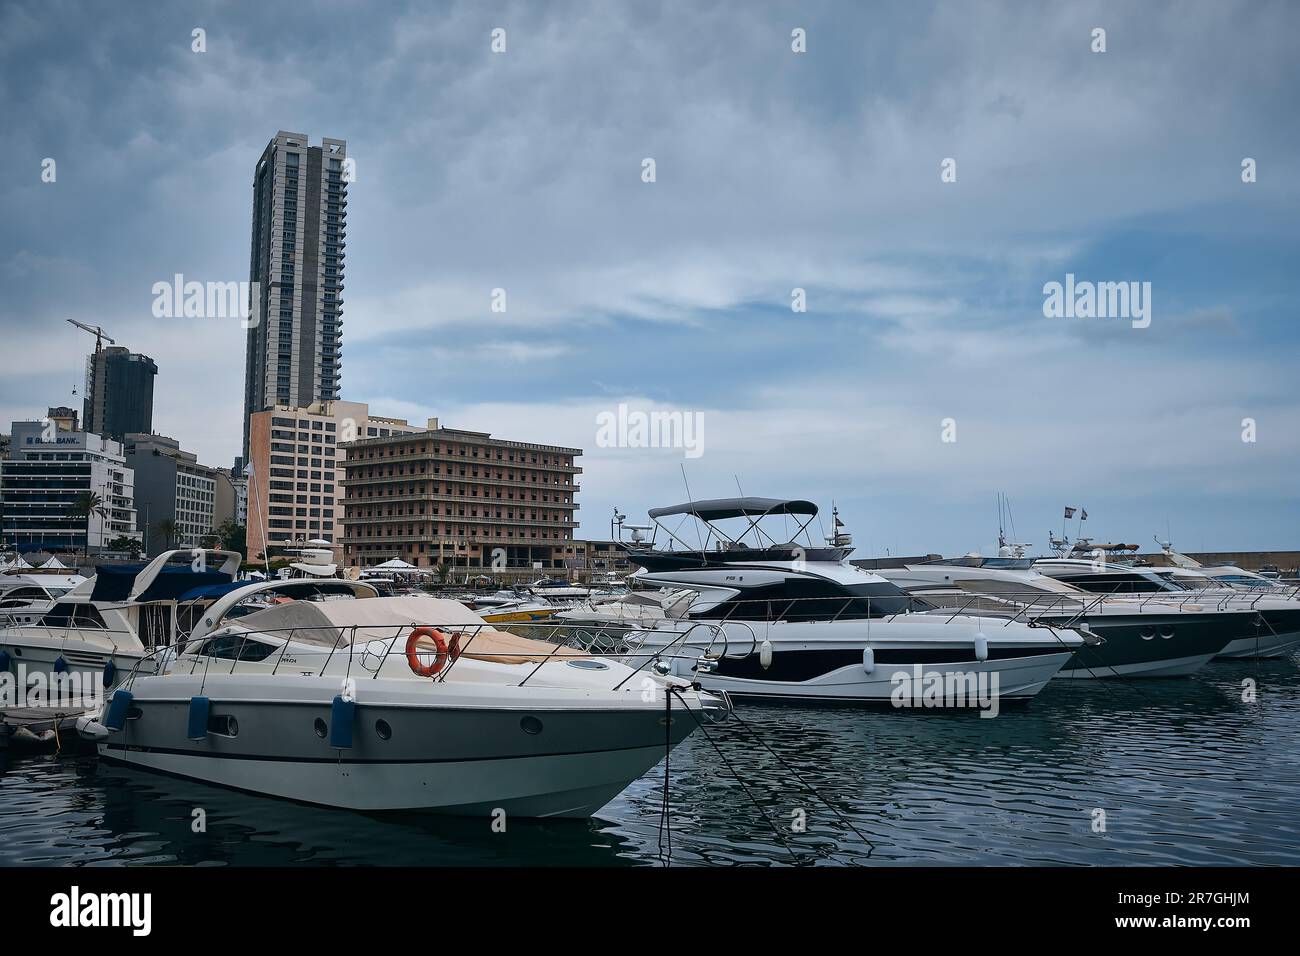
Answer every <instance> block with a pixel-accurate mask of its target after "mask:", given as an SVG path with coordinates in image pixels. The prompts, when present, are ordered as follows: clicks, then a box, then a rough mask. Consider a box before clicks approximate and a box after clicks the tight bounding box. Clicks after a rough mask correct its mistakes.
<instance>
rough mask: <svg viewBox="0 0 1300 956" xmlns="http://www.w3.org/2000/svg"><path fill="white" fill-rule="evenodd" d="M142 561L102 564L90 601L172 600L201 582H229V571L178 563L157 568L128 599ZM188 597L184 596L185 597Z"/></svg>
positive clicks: (96, 576)
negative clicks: (209, 569) (149, 579)
mask: <svg viewBox="0 0 1300 956" xmlns="http://www.w3.org/2000/svg"><path fill="white" fill-rule="evenodd" d="M146 567H147V566H146V565H143V564H119V565H103V566H101V567H99V568H98V569H96V571H95V579H94V581H95V583H94V588H93V590H92V591H91V593H90V599H91V600H92V601H97V602H98V601H102V602H104V603H116V602H119V601H126V600H128V599H130V600H136V601H175V600H177V599H178V598H180V597H181V595H183V594H185V593H186V592H188V591H192V590H194V589H195V588H197V587H200V586H202V585H213V584H230V583H231V578H230V575H229V574H223V573H222V572H221V571H208V570H204V571H194V570H191V568H190V567H189V565H180V566H173V567H167V568H161V569H159V570H158V572H157V575H156V576H155V577H154V578H153V580H151V581H149V582H148V584H147V585H146V586H145V588H144V590H143V591H141V592H140V593H139V594H138V595H136V597H134V598H131V597H130V595H131V592H132V590H133V589H134V588H135V585H136V581H137V579H138V578H139V577H141V576H142V575H143V573H144V571H145V570H146ZM187 600H188V598H187Z"/></svg>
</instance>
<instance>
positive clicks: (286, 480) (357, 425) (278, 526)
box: [246, 401, 421, 558]
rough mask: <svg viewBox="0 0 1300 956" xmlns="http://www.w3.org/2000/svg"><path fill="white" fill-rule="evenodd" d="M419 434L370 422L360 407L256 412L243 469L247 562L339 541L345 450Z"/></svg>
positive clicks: (384, 421) (385, 421)
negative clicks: (285, 549)
mask: <svg viewBox="0 0 1300 956" xmlns="http://www.w3.org/2000/svg"><path fill="white" fill-rule="evenodd" d="M420 430H421V428H420V427H419V426H418V425H410V424H408V423H407V422H406V421H405V420H403V419H400V418H379V417H372V416H371V415H370V409H369V406H367V405H366V404H365V403H364V402H344V401H333V402H317V403H314V404H312V405H310V406H308V407H306V408H293V407H291V406H277V407H275V408H272V409H268V410H266V411H263V412H254V413H253V415H252V417H251V419H250V428H249V456H248V462H249V467H248V469H247V471H248V474H247V480H248V484H247V509H248V523H247V525H246V528H247V532H248V554H249V557H250V558H252V557H255V556H256V555H257V554H259V553H261V552H264V551H265V549H266V548H267V546H268V545H270V546H272V547H276V546H283V545H293V544H298V543H302V542H306V541H309V540H313V539H320V540H323V541H328V542H330V543H331V544H334V543H336V542H337V540H338V535H339V527H338V514H337V508H338V499H339V496H340V494H341V492H340V491H339V485H338V479H339V478H341V477H342V467H341V463H342V461H343V449H342V447H341V445H342V444H343V443H344V442H350V441H354V440H356V439H357V438H366V437H372V438H383V437H387V436H390V435H393V434H397V433H403V432H416V431H420ZM336 550H337V549H336Z"/></svg>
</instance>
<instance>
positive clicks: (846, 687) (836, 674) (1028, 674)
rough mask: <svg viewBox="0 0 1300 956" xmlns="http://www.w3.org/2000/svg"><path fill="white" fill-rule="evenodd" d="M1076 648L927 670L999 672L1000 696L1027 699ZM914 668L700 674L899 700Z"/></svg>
mask: <svg viewBox="0 0 1300 956" xmlns="http://www.w3.org/2000/svg"><path fill="white" fill-rule="evenodd" d="M1071 654H1072V652H1071V651H1069V650H1064V651H1062V652H1061V653H1059V654H1039V655H1035V656H1034V657H1028V658H1015V659H1010V660H1000V661H970V662H967V663H956V664H926V665H922V671H923V673H925V674H931V673H934V674H959V675H968V674H974V675H976V677H977V679H978V675H981V674H987V675H994V674H996V675H997V697H998V699H999V700H1011V699H1024V698H1029V697H1033V696H1035V695H1037V694H1038V692H1039V691H1041V690H1042V689H1043V688H1044V687H1045V686H1046V685H1047V682H1048V681H1050V680H1051V679H1052V678H1053V677H1054V676H1056V674H1057V672H1058V671H1060V669H1061V665H1063V664H1064V663H1065V662H1066V661H1068V660H1069V659H1070V657H1071ZM913 673H914V671H913V667H912V666H909V665H903V664H880V665H877V666H876V668H875V670H874V672H873V673H871V674H868V673H866V671H865V670H864V669H863V668H862V667H861V666H860V665H850V666H847V667H841V668H839V669H837V670H834V671H831V672H829V673H826V674H823V675H821V676H820V677H815V678H813V679H811V680H807V681H766V680H744V679H739V678H731V677H725V676H720V675H714V674H700V675H699V681H700V685H701V686H702V687H703V688H704V689H705V690H714V691H726V692H727V693H729V694H731V695H732V696H733V697H764V698H769V699H781V700H828V701H858V702H862V703H873V702H874V703H882V704H889V703H893V695H894V694H895V691H896V689H897V688H898V687H899V686H900V682H901V679H902V676H904V675H906V676H909V677H910V676H911V675H912V674H913ZM896 675H897V676H896ZM990 686H991V685H990Z"/></svg>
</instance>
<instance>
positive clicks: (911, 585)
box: [876, 555, 1255, 679]
mask: <svg viewBox="0 0 1300 956" xmlns="http://www.w3.org/2000/svg"><path fill="white" fill-rule="evenodd" d="M1032 563H1033V562H1032V559H1030V558H1016V557H1005V556H1000V557H996V558H983V557H980V556H979V555H966V556H965V557H961V558H948V559H943V560H938V561H928V562H924V563H920V564H907V565H902V566H900V567H897V568H882V569H879V570H877V572H876V573H877V574H879V575H881V576H882V577H885V578H887V579H889V580H890V581H893V582H894V583H895V584H897V585H898V586H899V587H901V588H903V589H904V590H906V591H907V592H908V593H910V594H915V595H917V596H918V597H921V598H924V599H925V600H926V601H928V602H929V603H931V604H933V605H935V606H936V607H938V608H940V609H944V610H941V611H937V612H934V613H947V612H951V611H953V610H957V611H960V612H962V613H967V614H988V615H993V616H998V617H1005V618H1010V619H1013V620H1020V621H1037V622H1041V623H1046V624H1050V625H1052V626H1054V627H1058V628H1075V629H1077V630H1079V631H1080V632H1081V633H1084V634H1090V635H1095V636H1096V637H1098V638H1100V640H1099V641H1097V642H1091V643H1087V644H1085V645H1084V646H1082V647H1080V648H1079V649H1078V650H1077V651H1075V653H1074V656H1073V657H1072V658H1071V659H1070V661H1069V662H1068V663H1067V664H1066V665H1065V666H1064V667H1063V668H1062V669H1061V672H1060V673H1059V674H1058V675H1057V676H1058V677H1063V678H1085V679H1086V678H1108V677H1184V676H1187V675H1188V674H1192V673H1195V672H1196V671H1197V670H1199V669H1200V668H1201V667H1203V666H1204V665H1206V664H1208V663H1209V662H1210V660H1212V659H1213V658H1214V657H1215V656H1216V655H1218V654H1221V653H1223V651H1224V650H1225V648H1227V647H1228V645H1229V643H1230V642H1231V641H1232V640H1233V639H1234V638H1235V637H1237V636H1240V635H1242V634H1247V633H1253V630H1254V626H1255V615H1254V614H1253V613H1252V612H1250V611H1249V610H1246V609H1242V608H1222V607H1219V606H1218V604H1216V603H1213V602H1211V603H1209V604H1208V605H1207V604H1206V603H1204V602H1198V601H1196V600H1192V599H1190V597H1189V596H1188V595H1179V596H1174V595H1171V596H1170V597H1169V599H1157V600H1148V601H1131V600H1128V599H1126V598H1123V597H1122V596H1110V595H1106V594H1094V593H1090V592H1089V591H1086V590H1084V589H1082V588H1080V587H1076V586H1075V585H1073V584H1067V583H1065V582H1064V581H1060V580H1057V579H1056V578H1053V577H1051V576H1049V575H1046V574H1043V573H1042V572H1040V571H1037V570H1034V569H1033V568H1032V567H1031V565H1032ZM1085 563H1087V562H1085Z"/></svg>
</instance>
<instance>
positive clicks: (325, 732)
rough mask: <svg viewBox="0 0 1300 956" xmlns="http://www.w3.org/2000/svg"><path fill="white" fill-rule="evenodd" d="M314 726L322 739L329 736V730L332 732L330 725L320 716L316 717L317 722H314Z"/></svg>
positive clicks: (317, 734)
mask: <svg viewBox="0 0 1300 956" xmlns="http://www.w3.org/2000/svg"><path fill="white" fill-rule="evenodd" d="M312 727H313V728H315V730H316V736H317V737H319V738H320V739H321V740H324V739H325V738H326V737H328V736H329V732H330V728H329V725H328V724H326V723H325V721H324V720H323V719H321V718H320V717H317V718H316V722H315V723H314V724H312Z"/></svg>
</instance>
